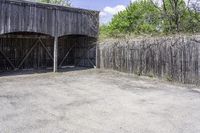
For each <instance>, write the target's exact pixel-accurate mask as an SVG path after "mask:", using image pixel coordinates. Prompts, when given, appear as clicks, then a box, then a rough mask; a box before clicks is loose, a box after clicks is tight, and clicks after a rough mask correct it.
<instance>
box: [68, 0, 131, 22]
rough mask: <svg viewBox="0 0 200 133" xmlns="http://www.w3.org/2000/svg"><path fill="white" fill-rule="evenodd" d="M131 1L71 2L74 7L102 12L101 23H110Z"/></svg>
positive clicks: (77, 0) (84, 0) (93, 0)
mask: <svg viewBox="0 0 200 133" xmlns="http://www.w3.org/2000/svg"><path fill="white" fill-rule="evenodd" d="M130 1H131V0H71V3H72V6H73V7H79V8H85V9H92V10H97V11H101V13H100V23H101V24H102V23H108V22H109V21H110V20H111V18H112V16H113V15H114V14H116V13H118V12H119V11H122V10H124V9H125V7H126V6H127V5H128V4H129V3H130Z"/></svg>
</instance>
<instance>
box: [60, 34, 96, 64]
mask: <svg viewBox="0 0 200 133" xmlns="http://www.w3.org/2000/svg"><path fill="white" fill-rule="evenodd" d="M96 42H97V39H96V38H93V37H88V36H84V35H67V36H62V37H60V38H59V41H58V62H59V63H58V66H59V68H63V67H66V66H68V65H72V66H79V67H88V68H93V67H95V65H96Z"/></svg>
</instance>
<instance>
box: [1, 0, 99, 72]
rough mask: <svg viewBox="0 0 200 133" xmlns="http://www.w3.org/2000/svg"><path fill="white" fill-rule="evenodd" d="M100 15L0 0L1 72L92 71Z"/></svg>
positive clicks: (94, 62) (32, 3) (93, 12)
mask: <svg viewBox="0 0 200 133" xmlns="http://www.w3.org/2000/svg"><path fill="white" fill-rule="evenodd" d="M98 32H99V12H97V11H92V10H85V9H78V8H71V7H64V6H58V5H51V4H42V3H35V2H27V1H18V0H0V72H3V71H13V70H19V69H53V70H54V72H56V71H57V69H58V68H63V67H65V66H69V65H70V66H81V67H94V66H95V65H96V41H97V39H98Z"/></svg>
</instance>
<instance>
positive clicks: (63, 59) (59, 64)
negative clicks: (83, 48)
mask: <svg viewBox="0 0 200 133" xmlns="http://www.w3.org/2000/svg"><path fill="white" fill-rule="evenodd" d="M75 45H76V44H74V45H73V46H72V47H71V48H70V49H69V51H68V52H67V53H66V55H65V57H64V58H63V59H62V61H61V62H60V64H59V67H61V66H62V64H63V62H64V61H65V60H66V58H67V56H68V55H69V53H70V52H71V51H72V49H73V48H74V47H75Z"/></svg>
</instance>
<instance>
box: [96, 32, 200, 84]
mask: <svg viewBox="0 0 200 133" xmlns="http://www.w3.org/2000/svg"><path fill="white" fill-rule="evenodd" d="M97 66H98V67H100V68H104V69H114V70H117V71H121V72H127V73H135V74H138V75H147V76H155V77H160V78H166V79H168V80H171V81H179V82H182V83H193V84H200V36H198V35H195V36H187V37H186V36H181V37H180V36H178V37H177V36H176V37H162V38H150V39H149V38H148V39H135V40H129V39H122V40H107V41H104V42H101V43H100V44H99V49H98V54H97Z"/></svg>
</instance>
